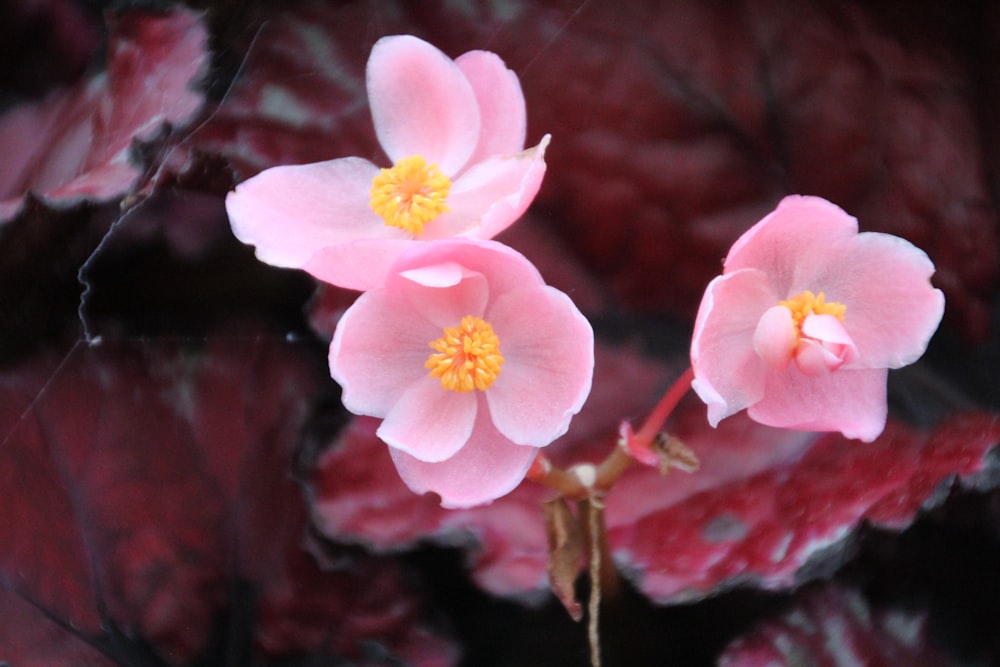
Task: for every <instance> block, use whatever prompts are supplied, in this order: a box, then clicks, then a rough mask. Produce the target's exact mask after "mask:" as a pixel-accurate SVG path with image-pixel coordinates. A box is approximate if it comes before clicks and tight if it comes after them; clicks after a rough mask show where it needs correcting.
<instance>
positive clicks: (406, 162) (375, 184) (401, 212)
mask: <svg viewBox="0 0 1000 667" xmlns="http://www.w3.org/2000/svg"><path fill="white" fill-rule="evenodd" d="M449 190H451V180H449V179H448V177H447V176H445V175H444V173H442V172H441V170H440V169H438V167H437V165H436V164H427V161H426V160H424V158H423V157H421V156H420V155H411V156H409V157H405V158H403V159H402V160H400V161H399V162H397V163H396V164H395V165H393V167H392V168H391V169H382V170H381V171H380V172H379V174H378V175H377V176H375V178H374V179H373V180H372V190H371V207H372V210H373V211H375V212H376V213H378V214H379V215H380V216H382V219H383V220H385V224H387V225H389V226H390V227H399V228H400V229H405V230H406V231H408V232H410V233H412V234H419V233H421V232H422V231H424V225H425V224H427V223H428V222H430V221H431V220H433V219H434V218H436V217H438V216H439V215H441V214H442V213H444V212H446V211H447V210H448V207H447V206H446V205H445V201H446V200H447V198H448V191H449Z"/></svg>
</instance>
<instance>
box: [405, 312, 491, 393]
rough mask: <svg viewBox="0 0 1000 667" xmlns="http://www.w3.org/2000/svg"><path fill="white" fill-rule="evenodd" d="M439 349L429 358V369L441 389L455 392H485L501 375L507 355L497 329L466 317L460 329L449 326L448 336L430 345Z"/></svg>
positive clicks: (445, 332) (446, 330)
mask: <svg viewBox="0 0 1000 667" xmlns="http://www.w3.org/2000/svg"><path fill="white" fill-rule="evenodd" d="M430 346H431V347H432V348H434V349H435V350H437V353H436V354H432V355H430V356H429V357H427V363H425V364H424V366H425V367H426V368H429V369H431V377H432V378H440V379H441V386H442V387H444V388H445V389H450V390H452V391H461V392H465V391H472V390H473V389H478V390H480V391H485V390H486V389H488V388H489V387H490V385H492V384H493V381H494V380H496V379H497V375H499V374H500V366H501V365H502V364H503V356H502V355H501V354H500V339H498V338H497V335H496V334H495V333H493V327H491V326H490V324H489V322H485V321H483V320H481V319H479V318H478V317H473V316H472V315H466V316H465V317H463V318H462V322H461V324H459V325H458V326H457V327H448V328H446V329H445V330H444V335H443V336H441V337H440V338H438V339H437V340H435V341H432V342H431V343H430Z"/></svg>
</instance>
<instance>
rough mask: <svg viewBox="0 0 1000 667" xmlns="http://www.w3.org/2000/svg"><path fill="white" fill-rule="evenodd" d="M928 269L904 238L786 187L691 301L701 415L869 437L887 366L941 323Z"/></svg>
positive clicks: (901, 362)
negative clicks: (743, 413) (786, 193)
mask: <svg viewBox="0 0 1000 667" xmlns="http://www.w3.org/2000/svg"><path fill="white" fill-rule="evenodd" d="M933 273H934V265H933V264H932V263H931V261H930V259H929V258H928V257H927V255H926V254H925V253H924V252H923V251H922V250H920V249H919V248H916V247H915V246H913V245H912V244H910V243H909V242H907V241H905V240H903V239H901V238H898V237H895V236H890V235H888V234H878V233H873V232H865V233H861V234H859V233H858V222H857V220H856V219H855V218H853V217H851V216H849V215H847V213H845V212H844V211H843V210H841V209H840V208H838V207H837V206H835V205H833V204H831V203H830V202H828V201H826V200H824V199H820V198H818V197H803V196H797V195H795V196H790V197H786V198H785V199H784V200H782V201H781V203H780V204H778V208H777V209H776V210H775V211H774V212H773V213H771V214H770V215H768V216H767V217H765V218H764V219H763V220H761V221H760V222H758V223H757V224H756V225H754V226H753V227H752V228H750V229H749V230H748V231H747V232H746V233H745V234H743V236H742V237H740V239H739V240H738V241H737V242H736V243H735V244H734V245H733V247H732V249H731V250H730V251H729V256H728V257H726V261H725V265H724V269H723V273H722V275H721V276H718V277H717V278H715V279H714V280H713V281H712V282H711V283H710V284H709V286H708V289H707V290H706V292H705V296H704V299H703V300H702V302H701V307H700V309H699V310H698V317H697V320H696V322H695V329H694V339H693V340H692V343H691V364H692V367H693V369H694V373H695V380H694V382H693V384H692V386H693V388H694V390H695V391H696V392H697V393H698V395H699V396H700V397H701V399H702V400H703V401H705V403H707V404H708V419H709V422H710V423H711V424H712V425H713V426H715V425H717V424H718V423H719V420H721V419H723V418H725V417H728V416H729V415H731V414H733V413H735V412H739V411H740V410H742V409H744V408H746V409H747V412H748V414H749V415H750V417H751V418H753V419H754V420H756V421H758V422H760V423H762V424H768V425H771V426H778V427H782V428H794V429H803V430H813V431H841V432H842V433H843V434H844V435H845V436H847V437H849V438H859V439H861V440H865V441H871V440H874V439H875V438H876V437H877V436H878V435H879V433H881V432H882V429H883V428H884V427H885V419H886V411H887V408H886V378H887V375H888V369H889V368H899V367H901V366H905V365H907V364H911V363H913V362H914V361H916V360H917V359H918V358H919V357H920V355H922V354H923V353H924V350H925V349H926V347H927V343H928V341H929V340H930V337H931V336H932V335H933V334H934V331H935V330H936V329H937V326H938V323H939V322H940V321H941V315H942V314H943V312H944V295H943V294H942V293H941V291H940V290H937V289H934V287H932V286H931V283H930V277H931V275H932V274H933Z"/></svg>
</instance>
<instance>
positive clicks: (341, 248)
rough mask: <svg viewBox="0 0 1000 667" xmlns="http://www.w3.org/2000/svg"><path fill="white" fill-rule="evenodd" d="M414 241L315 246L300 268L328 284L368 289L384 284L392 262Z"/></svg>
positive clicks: (385, 240)
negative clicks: (315, 248)
mask: <svg viewBox="0 0 1000 667" xmlns="http://www.w3.org/2000/svg"><path fill="white" fill-rule="evenodd" d="M387 229H388V228H387ZM390 233H391V232H390ZM417 243H419V241H413V240H411V239H388V238H372V239H358V240H356V241H348V242H346V243H337V244H334V245H330V246H326V247H325V248H319V249H317V250H316V252H314V253H313V255H312V257H310V258H309V260H308V261H307V262H306V263H305V264H304V265H303V266H302V268H303V269H304V270H305V271H308V272H309V273H310V274H311V275H312V276H313V277H314V278H318V279H319V280H322V281H324V282H328V283H330V284H331V285H337V286H338V287H343V288H345V289H352V290H358V291H365V290H371V289H375V288H376V287H382V285H384V284H385V280H386V277H387V276H388V275H389V269H390V268H391V267H392V265H393V263H395V261H396V260H397V259H399V256H400V255H402V254H403V253H404V252H406V250H407V249H409V248H411V247H413V246H414V245H416V244H417Z"/></svg>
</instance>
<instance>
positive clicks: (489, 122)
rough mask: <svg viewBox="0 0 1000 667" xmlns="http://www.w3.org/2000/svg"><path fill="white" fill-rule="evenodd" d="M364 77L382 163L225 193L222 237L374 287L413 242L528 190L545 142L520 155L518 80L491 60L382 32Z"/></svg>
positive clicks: (520, 204) (516, 204)
mask: <svg viewBox="0 0 1000 667" xmlns="http://www.w3.org/2000/svg"><path fill="white" fill-rule="evenodd" d="M366 81H367V89H368V98H369V102H370V104H371V111H372V118H373V120H374V123H375V134H376V136H377V137H378V140H379V143H380V144H381V145H382V148H383V149H384V151H385V153H386V154H387V155H388V157H389V159H390V160H391V161H392V163H393V164H392V166H391V167H390V168H385V169H380V168H379V167H377V166H376V165H375V164H373V163H372V162H370V161H368V160H366V159H364V158H360V157H346V158H339V159H335V160H329V161H326V162H317V163H314V164H305V165H288V166H279V167H274V168H271V169H267V170H265V171H263V172H261V173H260V174H258V175H257V176H255V177H253V178H251V179H249V180H247V181H245V182H244V183H242V184H240V185H239V186H237V187H236V189H235V190H234V191H233V192H231V193H230V194H229V196H228V197H227V198H226V208H227V210H228V212H229V218H230V221H231V223H232V227H233V233H234V234H235V235H236V237H237V238H239V239H240V240H241V241H243V242H244V243H249V244H253V245H254V246H256V252H257V257H258V258H259V259H260V260H261V261H264V262H267V263H269V264H273V265H275V266H283V267H294V268H302V269H305V270H306V271H308V272H309V273H311V274H312V275H313V276H315V277H316V278H319V279H320V280H324V281H326V282H329V283H332V284H334V285H339V286H341V287H346V288H349V289H358V290H365V289H371V288H373V287H377V286H379V285H381V283H382V280H383V278H384V277H385V275H386V272H387V271H388V268H389V266H391V264H392V263H393V261H394V260H395V259H396V258H397V257H398V256H399V255H400V253H402V252H403V251H404V250H405V249H406V248H408V247H410V246H411V245H413V244H414V243H417V242H420V241H429V240H437V239H442V238H448V237H453V236H464V237H471V238H482V239H489V238H492V237H493V236H495V235H496V234H498V233H499V232H501V231H503V230H504V229H506V228H507V227H508V226H510V225H511V223H513V222H514V221H515V220H517V219H518V218H519V217H520V216H521V214H522V213H524V211H525V209H527V207H528V205H529V204H530V203H531V201H532V200H533V199H534V197H535V194H536V193H537V192H538V188H539V187H540V185H541V181H542V176H543V175H544V173H545V162H544V154H545V147H546V146H547V144H548V140H549V138H548V136H546V137H544V138H543V139H542V141H541V143H539V144H538V145H537V146H535V147H534V148H531V149H528V150H524V140H525V127H526V125H525V123H526V121H525V118H526V112H525V105H524V95H523V93H522V92H521V85H520V83H519V82H518V79H517V76H516V75H515V74H514V73H513V72H512V71H510V70H509V69H507V67H506V65H505V64H504V63H503V61H502V60H501V59H500V58H499V57H498V56H497V55H496V54H494V53H490V52H487V51H469V52H468V53H465V54H463V55H461V56H459V57H458V58H457V59H455V60H452V59H450V58H448V57H447V56H446V55H445V54H444V53H442V52H441V51H439V50H438V49H437V48H435V47H434V46H432V45H430V44H428V43H427V42H425V41H423V40H420V39H417V38H416V37H413V36H410V35H396V36H391V37H383V38H382V39H380V40H379V41H378V42H376V43H375V46H374V47H373V48H372V52H371V56H370V58H369V60H368V67H367V75H366Z"/></svg>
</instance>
